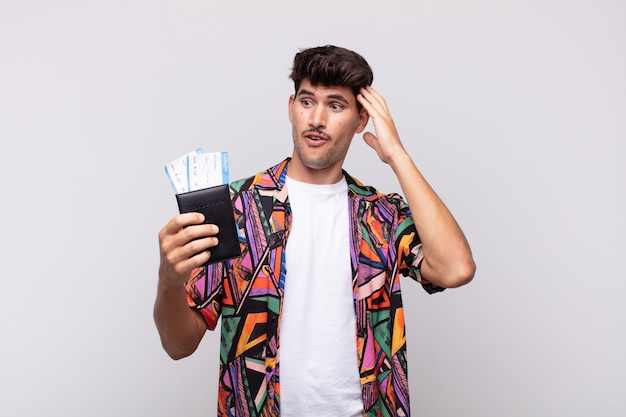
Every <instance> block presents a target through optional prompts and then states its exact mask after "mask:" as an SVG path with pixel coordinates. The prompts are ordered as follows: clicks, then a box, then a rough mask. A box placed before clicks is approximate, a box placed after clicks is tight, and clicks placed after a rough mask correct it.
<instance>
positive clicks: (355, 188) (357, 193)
mask: <svg viewBox="0 0 626 417" xmlns="http://www.w3.org/2000/svg"><path fill="white" fill-rule="evenodd" d="M344 177H345V178H346V182H347V183H348V193H349V195H350V197H351V198H355V199H357V200H362V201H365V202H368V203H371V204H374V205H380V204H382V205H392V206H396V207H398V208H399V209H402V208H405V207H406V206H407V205H406V202H405V200H404V198H403V197H402V196H401V195H400V194H398V193H389V194H384V193H381V192H380V191H378V190H377V189H376V188H374V187H373V186H370V185H365V184H363V183H362V182H361V181H359V180H358V179H356V178H354V177H352V176H351V175H350V174H348V173H347V172H345V171H344Z"/></svg>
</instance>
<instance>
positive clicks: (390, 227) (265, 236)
mask: <svg viewBox="0 0 626 417" xmlns="http://www.w3.org/2000/svg"><path fill="white" fill-rule="evenodd" d="M288 162H289V159H286V160H284V161H283V162H281V163H280V164H278V165H276V166H274V167H272V168H270V169H268V170H267V171H265V172H262V173H259V174H257V175H256V176H254V177H251V178H248V179H244V180H239V181H236V182H233V183H232V184H231V185H230V187H231V193H232V201H233V208H234V215H235V220H236V224H237V228H238V233H239V239H240V245H241V248H242V256H241V257H239V258H236V259H233V260H230V261H226V262H222V263H216V264H212V265H209V266H208V267H203V268H199V269H197V270H195V271H194V272H193V274H192V276H191V278H190V279H189V281H188V283H187V294H188V300H189V305H190V306H191V307H193V308H196V309H198V310H199V311H200V312H201V313H202V315H203V316H204V318H205V320H206V322H207V325H208V328H209V329H211V330H213V329H215V327H216V325H217V321H218V318H219V317H220V315H221V318H222V323H221V332H222V333H221V349H220V373H219V387H218V415H219V416H223V417H226V416H237V417H244V416H246V417H256V416H266V417H270V416H271V417H278V416H279V415H280V363H279V361H278V357H279V356H278V352H279V346H280V320H281V306H282V297H283V289H284V285H285V278H286V271H285V244H286V241H287V239H288V237H289V229H290V223H291V210H290V205H289V199H288V196H287V190H286V188H285V187H284V184H285V177H286V174H287V165H288ZM344 176H345V178H346V181H347V183H348V195H347V196H346V198H347V199H348V202H349V204H348V207H349V209H350V254H351V260H352V286H353V299H354V309H355V314H356V329H355V338H356V343H355V348H356V354H357V355H356V356H357V360H358V367H359V372H360V381H361V388H362V397H363V407H364V415H365V416H409V415H410V410H409V391H408V379H407V361H406V340H405V327H404V311H403V307H402V298H401V295H400V275H404V276H410V277H412V278H413V279H415V280H417V281H418V282H421V284H422V286H423V287H424V289H425V290H426V291H427V292H429V293H433V292H437V291H440V290H442V288H439V287H436V286H434V285H432V284H431V283H429V282H427V281H426V280H424V279H422V278H421V275H420V270H419V268H420V265H421V261H422V259H423V254H422V246H421V242H420V240H419V237H418V234H417V231H416V229H415V225H414V223H413V220H412V219H411V217H410V211H409V207H408V205H407V204H406V203H405V202H404V200H403V199H402V198H401V197H400V196H399V195H397V194H389V195H383V194H379V193H378V192H377V191H376V190H375V189H374V188H371V187H366V186H364V185H363V184H361V183H360V182H358V181H357V180H356V179H354V178H352V177H350V176H349V175H348V174H347V173H346V172H344ZM329 291H332V289H331V288H329Z"/></svg>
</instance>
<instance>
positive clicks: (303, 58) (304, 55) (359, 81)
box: [289, 45, 374, 96]
mask: <svg viewBox="0 0 626 417" xmlns="http://www.w3.org/2000/svg"><path fill="white" fill-rule="evenodd" d="M289 77H290V78H291V79H292V80H293V83H294V86H295V89H296V94H298V89H299V88H300V84H301V83H302V80H304V79H308V80H309V82H310V83H311V85H314V86H315V85H323V86H326V87H331V86H342V87H349V88H350V89H351V90H352V92H353V93H354V95H355V96H357V95H358V94H359V91H360V90H361V88H363V87H366V86H369V85H372V81H373V80H374V74H373V73H372V69H371V68H370V66H369V64H368V63H367V61H366V60H365V58H363V57H362V56H361V55H359V54H357V53H356V52H353V51H350V50H348V49H345V48H340V47H338V46H333V45H325V46H318V47H315V48H308V49H301V50H300V52H298V53H297V54H296V56H295V58H294V60H293V68H292V70H291V75H290V76H289Z"/></svg>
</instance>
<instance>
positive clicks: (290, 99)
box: [287, 94, 296, 122]
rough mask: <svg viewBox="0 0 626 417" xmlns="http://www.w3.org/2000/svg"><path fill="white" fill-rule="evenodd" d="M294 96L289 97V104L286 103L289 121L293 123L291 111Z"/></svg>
mask: <svg viewBox="0 0 626 417" xmlns="http://www.w3.org/2000/svg"><path fill="white" fill-rule="evenodd" d="M295 99H296V96H294V95H293V94H292V95H290V96H289V103H288V105H287V106H288V111H289V121H290V122H293V120H291V110H292V108H293V102H294V101H295Z"/></svg>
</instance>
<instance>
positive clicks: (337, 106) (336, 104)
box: [330, 103, 343, 111]
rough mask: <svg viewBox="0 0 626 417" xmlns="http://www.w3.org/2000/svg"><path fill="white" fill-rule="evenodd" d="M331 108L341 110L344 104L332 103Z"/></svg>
mask: <svg viewBox="0 0 626 417" xmlns="http://www.w3.org/2000/svg"><path fill="white" fill-rule="evenodd" d="M330 108H331V109H333V110H335V111H341V110H343V104H340V103H331V105H330Z"/></svg>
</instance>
